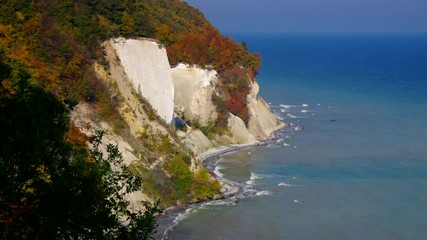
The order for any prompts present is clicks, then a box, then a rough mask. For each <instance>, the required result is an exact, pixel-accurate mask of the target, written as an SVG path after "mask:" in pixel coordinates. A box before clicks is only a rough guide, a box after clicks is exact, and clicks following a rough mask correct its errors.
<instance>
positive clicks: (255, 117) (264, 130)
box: [248, 81, 283, 139]
mask: <svg viewBox="0 0 427 240" xmlns="http://www.w3.org/2000/svg"><path fill="white" fill-rule="evenodd" d="M258 92H259V85H258V83H257V82H256V81H254V82H253V83H252V90H251V93H250V94H249V96H248V100H249V101H248V109H249V114H250V116H251V117H250V119H249V132H250V133H252V134H253V135H254V136H255V137H256V138H257V139H266V138H268V137H269V136H270V134H271V133H272V132H273V131H275V130H276V129H277V128H279V127H282V126H283V123H281V122H280V121H279V120H278V119H277V118H276V116H275V115H274V113H273V111H272V110H271V109H270V107H269V106H268V104H267V103H266V102H265V101H264V99H262V98H261V97H260V96H258Z"/></svg>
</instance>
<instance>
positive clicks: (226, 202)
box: [200, 197, 237, 209]
mask: <svg viewBox="0 0 427 240" xmlns="http://www.w3.org/2000/svg"><path fill="white" fill-rule="evenodd" d="M235 205H237V202H236V198H234V197H233V198H229V199H225V200H214V201H210V202H206V203H203V204H202V205H201V206H200V208H201V209H208V208H209V207H211V206H235Z"/></svg>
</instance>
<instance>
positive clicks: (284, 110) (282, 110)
mask: <svg viewBox="0 0 427 240" xmlns="http://www.w3.org/2000/svg"><path fill="white" fill-rule="evenodd" d="M280 111H281V112H282V113H284V112H287V111H288V110H286V109H284V108H282V109H280Z"/></svg>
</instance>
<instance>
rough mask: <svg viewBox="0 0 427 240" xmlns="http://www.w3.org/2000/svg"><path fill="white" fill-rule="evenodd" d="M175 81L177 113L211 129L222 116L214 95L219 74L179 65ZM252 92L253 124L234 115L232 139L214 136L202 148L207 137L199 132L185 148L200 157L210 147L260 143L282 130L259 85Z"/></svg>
mask: <svg viewBox="0 0 427 240" xmlns="http://www.w3.org/2000/svg"><path fill="white" fill-rule="evenodd" d="M172 78H173V83H174V85H175V111H176V112H177V113H178V115H182V116H183V117H184V118H185V119H187V120H193V119H195V118H197V119H199V121H200V123H201V124H202V125H208V123H209V122H213V121H215V119H216V118H217V116H218V113H217V111H216V107H215V105H214V103H213V102H212V95H213V94H216V91H217V80H218V75H217V73H216V71H209V70H206V69H202V68H199V67H195V66H192V67H190V66H188V65H184V64H179V65H178V66H177V67H175V68H172ZM250 87H251V92H250V94H249V95H248V96H247V101H248V109H249V114H250V119H249V124H248V126H246V125H245V123H244V121H243V120H242V119H240V118H239V117H238V116H235V115H233V114H231V113H230V117H229V119H228V124H227V128H228V129H229V131H230V135H223V136H214V139H213V140H212V145H209V144H202V145H203V146H204V147H203V148H202V147H195V146H199V145H200V144H201V143H205V142H206V139H207V138H206V137H205V136H204V135H203V134H202V133H201V132H198V133H197V134H193V133H192V132H190V133H187V135H186V138H185V144H186V145H187V146H189V148H190V149H191V150H192V151H193V153H195V154H196V155H197V154H200V153H202V152H203V151H201V150H202V149H203V150H204V151H206V150H207V148H208V147H209V146H210V147H214V146H215V147H218V146H219V145H224V144H225V145H228V144H247V143H256V142H258V141H261V140H265V139H267V138H268V137H269V136H270V135H271V133H272V132H274V131H275V130H277V129H279V128H281V127H282V126H283V123H281V122H280V121H278V120H277V118H276V116H275V115H274V113H273V112H272V111H271V109H270V107H269V106H268V104H267V103H266V102H265V101H264V100H263V99H262V98H261V97H259V96H258V92H259V86H258V84H257V83H256V81H254V82H252V81H251V86H250Z"/></svg>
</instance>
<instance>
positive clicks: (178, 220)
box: [173, 208, 197, 224]
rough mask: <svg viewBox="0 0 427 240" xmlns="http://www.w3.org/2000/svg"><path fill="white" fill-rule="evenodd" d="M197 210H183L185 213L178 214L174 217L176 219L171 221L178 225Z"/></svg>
mask: <svg viewBox="0 0 427 240" xmlns="http://www.w3.org/2000/svg"><path fill="white" fill-rule="evenodd" d="M196 212H197V209H195V208H189V209H187V210H185V212H183V213H180V214H178V216H176V218H175V219H174V220H173V222H174V223H175V224H178V223H180V222H181V221H182V220H184V219H186V218H187V217H188V216H190V214H192V213H196Z"/></svg>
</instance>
